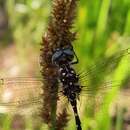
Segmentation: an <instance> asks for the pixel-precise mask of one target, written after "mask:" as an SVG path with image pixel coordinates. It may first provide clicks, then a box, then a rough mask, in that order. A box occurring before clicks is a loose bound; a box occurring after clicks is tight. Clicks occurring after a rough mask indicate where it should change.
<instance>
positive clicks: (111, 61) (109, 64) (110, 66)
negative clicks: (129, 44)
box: [79, 48, 130, 80]
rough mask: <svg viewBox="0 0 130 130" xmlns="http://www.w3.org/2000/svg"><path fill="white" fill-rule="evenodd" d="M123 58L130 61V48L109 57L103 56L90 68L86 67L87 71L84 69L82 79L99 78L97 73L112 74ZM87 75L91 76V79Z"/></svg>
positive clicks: (100, 74) (81, 74) (102, 74)
mask: <svg viewBox="0 0 130 130" xmlns="http://www.w3.org/2000/svg"><path fill="white" fill-rule="evenodd" d="M123 58H124V62H129V61H130V48H127V49H125V50H122V51H120V52H117V53H115V54H113V55H112V56H109V57H102V58H101V60H99V61H96V62H95V63H94V65H92V66H91V67H89V68H86V69H87V71H86V70H85V71H84V70H83V71H82V72H80V73H79V76H80V79H81V80H90V79H91V80H93V79H94V78H97V75H99V76H100V77H102V76H104V75H106V74H110V73H111V72H113V71H114V70H115V69H116V68H117V67H118V65H119V63H120V62H121V61H122V59H123ZM125 58H126V59H125ZM87 77H89V79H88V78H87Z"/></svg>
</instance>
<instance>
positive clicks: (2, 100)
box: [0, 77, 43, 109]
mask: <svg viewBox="0 0 130 130" xmlns="http://www.w3.org/2000/svg"><path fill="white" fill-rule="evenodd" d="M42 86H43V84H42V82H41V80H40V79H39V78H23V77H22V78H4V79H1V83H0V108H3V107H6V108H9V109H16V108H25V107H32V106H34V104H35V106H37V105H39V104H40V103H41V102H42V100H41V94H42V93H43V91H42V89H41V87H42Z"/></svg>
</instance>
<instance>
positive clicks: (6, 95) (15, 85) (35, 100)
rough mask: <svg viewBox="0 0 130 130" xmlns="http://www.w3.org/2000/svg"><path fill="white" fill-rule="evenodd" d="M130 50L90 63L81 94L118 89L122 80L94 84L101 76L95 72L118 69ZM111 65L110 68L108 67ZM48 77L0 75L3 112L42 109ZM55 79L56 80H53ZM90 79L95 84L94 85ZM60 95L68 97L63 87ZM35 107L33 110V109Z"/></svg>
mask: <svg viewBox="0 0 130 130" xmlns="http://www.w3.org/2000/svg"><path fill="white" fill-rule="evenodd" d="M129 54H130V49H129V48H128V49H126V50H123V51H121V52H118V53H116V54H115V55H113V56H111V57H109V58H107V60H106V61H105V60H103V61H101V62H97V63H96V65H94V66H91V67H90V68H89V69H88V70H87V71H84V72H80V73H79V77H80V83H81V84H82V85H81V86H82V90H81V93H80V95H79V96H81V97H82V96H83V97H95V94H96V93H97V92H98V93H100V96H102V95H104V94H105V93H107V92H109V90H111V89H112V88H118V87H119V86H120V85H121V81H111V80H110V81H107V80H104V79H103V81H102V80H101V81H100V83H99V84H96V83H95V79H98V78H97V77H96V76H97V75H96V73H100V74H102V73H104V71H106V73H111V72H112V71H113V70H114V68H116V67H117V66H118V65H119V63H120V61H121V59H123V58H125V57H127V56H129ZM106 68H108V69H106ZM45 80H47V79H46V78H44V79H43V78H42V77H31V76H30V77H5V78H4V77H1V78H0V110H1V111H3V112H10V111H11V112H16V110H18V111H19V110H20V111H21V110H25V109H26V108H28V109H29V110H30V109H31V108H33V110H34V107H36V108H35V109H37V108H39V107H40V105H41V104H42V103H43V98H42V96H44V90H43V89H42V87H46V86H44V81H45ZM50 80H53V79H50ZM91 81H93V82H94V83H95V84H96V85H95V86H91ZM58 94H59V96H61V98H62V97H63V98H65V97H64V95H63V94H62V88H60V89H59V92H58ZM33 110H32V111H33Z"/></svg>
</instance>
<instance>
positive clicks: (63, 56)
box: [52, 46, 74, 66]
mask: <svg viewBox="0 0 130 130" xmlns="http://www.w3.org/2000/svg"><path fill="white" fill-rule="evenodd" d="M73 59H74V52H73V48H72V47H71V46H67V47H64V48H57V49H56V50H55V51H54V53H53V55H52V63H53V64H56V65H57V66H60V65H63V64H66V63H70V62H72V61H73Z"/></svg>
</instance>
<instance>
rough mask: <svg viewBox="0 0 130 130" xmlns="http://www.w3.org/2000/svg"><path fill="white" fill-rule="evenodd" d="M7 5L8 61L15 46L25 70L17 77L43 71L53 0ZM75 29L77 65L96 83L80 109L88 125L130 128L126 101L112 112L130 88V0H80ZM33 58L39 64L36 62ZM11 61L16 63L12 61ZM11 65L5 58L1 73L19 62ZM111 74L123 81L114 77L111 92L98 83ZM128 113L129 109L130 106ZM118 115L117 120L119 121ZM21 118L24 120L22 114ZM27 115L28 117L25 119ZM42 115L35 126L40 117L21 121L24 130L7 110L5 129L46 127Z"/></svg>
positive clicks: (2, 44) (1, 124) (1, 118)
mask: <svg viewBox="0 0 130 130" xmlns="http://www.w3.org/2000/svg"><path fill="white" fill-rule="evenodd" d="M3 3H4V4H3ZM1 10H4V11H5V12H6V14H8V15H7V16H6V18H7V21H8V28H5V29H6V31H5V32H4V35H3V36H4V37H5V38H1V36H0V50H1V52H0V57H3V55H4V56H5V58H6V60H7V61H8V60H9V58H8V57H7V56H8V55H7V54H8V53H9V54H10V51H11V50H12V47H13V48H15V50H16V53H13V54H14V55H16V58H15V59H14V61H18V64H17V66H20V71H18V72H17V73H16V74H15V76H18V75H26V74H28V72H29V75H30V74H31V76H33V77H35V76H37V75H40V71H39V65H38V63H37V62H38V60H37V59H39V58H34V57H36V56H39V55H40V52H39V50H40V47H41V45H40V43H41V37H42V35H43V33H44V32H45V30H46V27H47V24H48V19H49V16H50V12H51V1H50V0H37V1H36V0H15V1H14V0H6V1H4V0H1V2H0V11H1ZM0 17H1V15H0ZM0 24H1V21H0ZM0 27H1V25H0ZM74 30H75V31H77V40H76V41H75V43H74V44H73V45H74V48H75V52H76V54H77V56H78V58H79V62H80V63H79V64H78V65H76V70H77V72H79V73H81V72H84V70H85V71H87V72H88V75H87V76H86V77H83V78H82V79H81V80H83V84H85V85H86V84H87V85H88V86H89V87H90V89H91V91H92V95H93V96H92V97H91V98H90V97H89V98H88V97H87V96H86V93H85V94H83V96H81V104H80V103H79V110H80V116H81V121H82V126H83V130H86V129H87V130H113V129H114V130H127V129H126V127H127V124H126V123H125V120H127V119H126V118H125V119H124V113H126V112H125V109H127V108H125V105H124V104H123V105H124V107H120V106H118V105H117V107H116V108H117V110H116V113H114V116H113V115H112V114H113V113H112V112H110V111H111V110H112V109H111V107H110V106H111V105H112V103H113V101H115V100H116V95H117V94H118V92H119V90H120V88H126V87H128V84H129V82H130V81H129V74H130V69H129V67H130V63H129V60H128V59H129V55H127V54H128V51H129V50H128V51H127V50H126V49H127V48H129V47H130V1H129V0H112V1H111V0H97V1H94V0H80V1H79V2H78V8H77V17H76V19H75V22H74ZM0 35H1V28H0ZM122 50H126V51H122ZM11 54H12V53H11ZM123 54H126V55H123ZM33 58H34V59H35V62H36V63H35V64H37V65H35V66H31V67H30V65H32V62H34V59H33ZM1 59H3V58H1ZM19 61H20V62H19ZM113 62H114V63H113ZM7 64H9V65H8V66H12V64H10V63H7ZM14 65H15V64H14ZM8 66H7V65H6V64H3V61H0V68H1V70H0V74H1V76H6V77H7V75H8V76H14V74H12V73H9V72H10V70H12V68H13V67H10V69H8ZM28 69H29V71H28ZM11 72H12V71H11ZM13 72H14V71H13ZM82 75H83V76H84V73H81V76H82ZM111 79H112V80H113V81H117V82H116V83H114V82H113V81H111V84H113V86H114V85H115V86H116V87H113V88H112V89H111V90H110V92H108V93H107V94H104V93H101V94H100V91H98V88H100V87H102V84H103V82H104V81H106V80H111ZM85 80H87V82H86V81H85ZM109 85H110V84H108V86H109ZM92 88H95V89H92ZM99 90H100V89H99ZM102 90H103V89H102ZM128 90H129V89H128V88H127V91H128ZM125 95H126V94H125ZM100 96H102V98H100ZM127 99H128V97H125V100H127ZM99 100H100V101H99ZM99 102H100V104H99ZM127 103H128V102H127ZM127 105H128V104H127ZM129 105H130V104H129ZM121 106H122V105H121ZM116 108H115V109H116ZM69 111H71V110H69ZM127 113H128V114H129V113H130V111H128V112H127ZM115 117H116V120H114V119H115ZM16 119H19V120H21V118H20V117H17V118H16ZM70 119H71V120H70V122H69V124H68V127H67V128H66V130H69V129H73V130H75V123H74V120H73V118H71V117H70ZM22 120H24V119H23V118H22ZM37 120H38V123H37V125H33V124H34V123H32V122H36V121H34V119H32V118H29V119H28V117H27V120H26V123H25V126H24V124H22V123H21V128H19V129H18V128H14V127H13V125H11V124H12V123H11V121H12V117H11V116H10V115H9V116H8V115H7V114H1V115H0V130H11V129H13V130H14V129H15V130H20V129H29V130H46V129H47V128H46V126H45V125H44V124H42V123H41V122H40V120H39V118H38V119H37Z"/></svg>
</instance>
